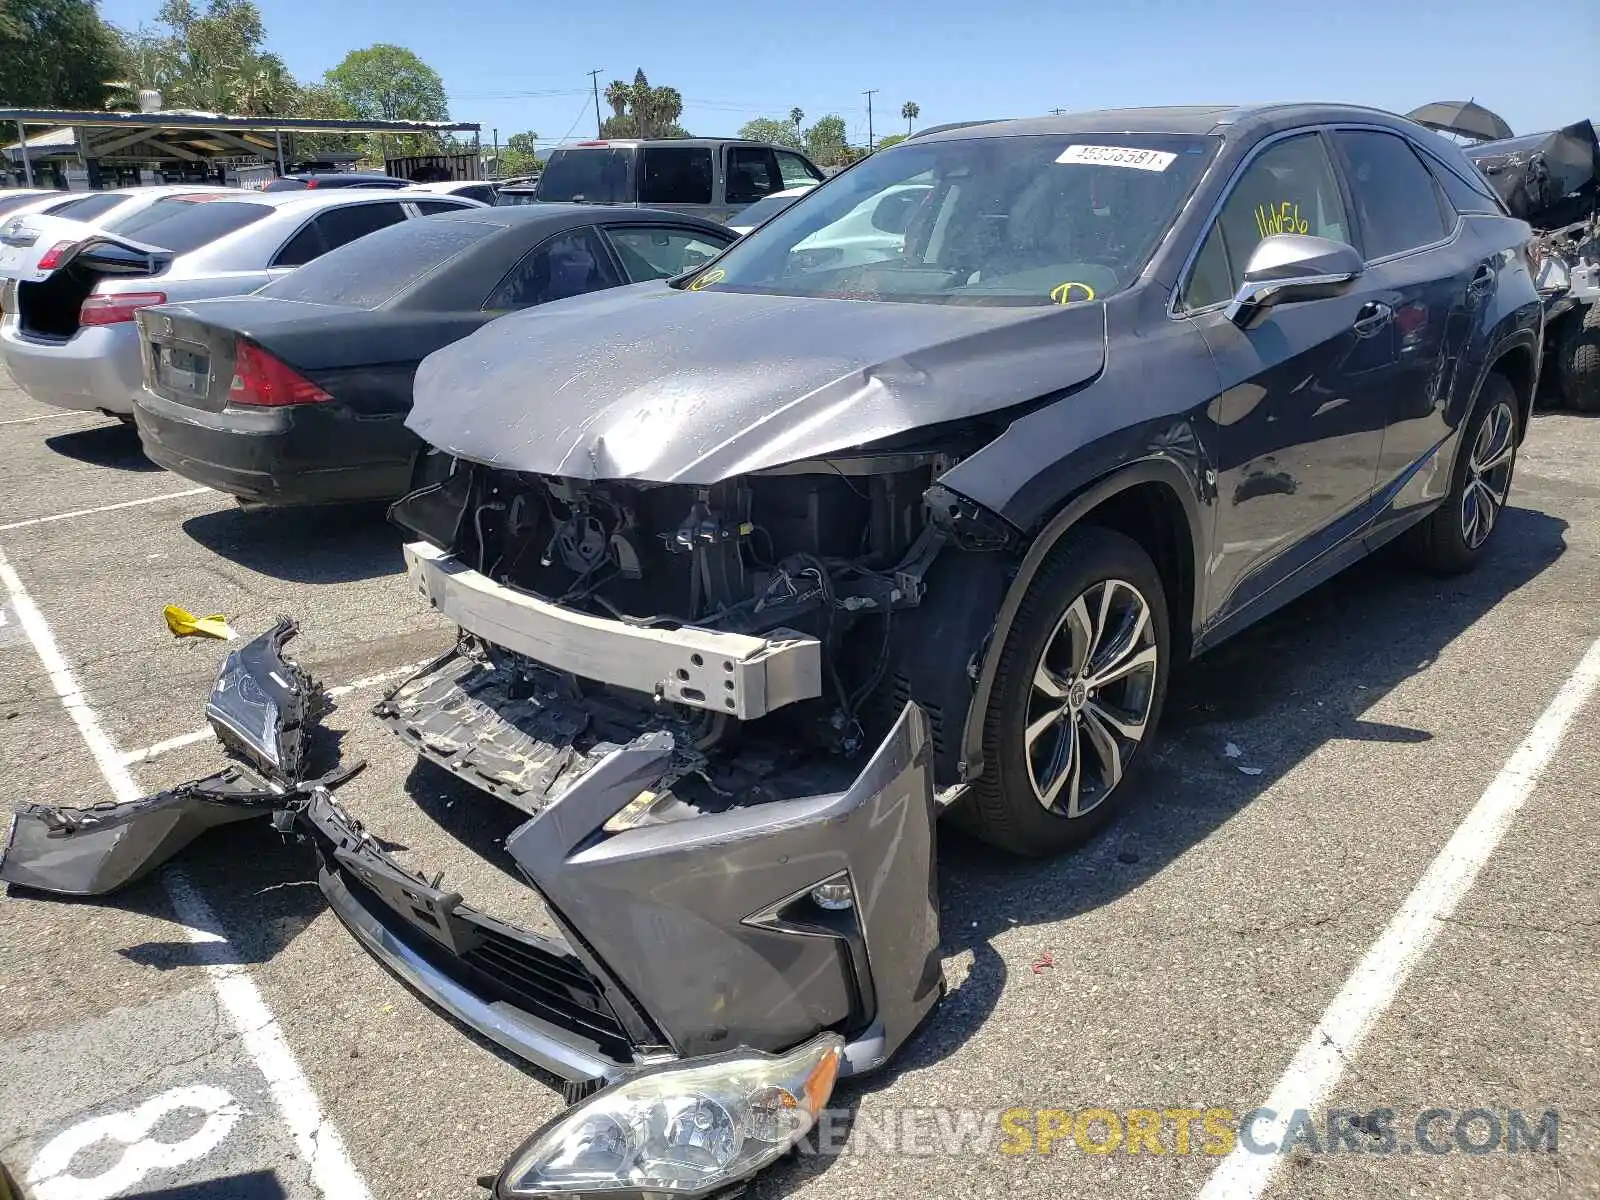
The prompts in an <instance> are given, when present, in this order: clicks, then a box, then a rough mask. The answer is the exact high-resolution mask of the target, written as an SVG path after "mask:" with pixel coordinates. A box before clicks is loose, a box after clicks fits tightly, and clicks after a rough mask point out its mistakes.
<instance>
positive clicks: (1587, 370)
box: [1556, 303, 1600, 413]
mask: <svg viewBox="0 0 1600 1200" xmlns="http://www.w3.org/2000/svg"><path fill="white" fill-rule="evenodd" d="M1556 370H1557V372H1558V374H1559V376H1560V379H1561V393H1562V395H1563V396H1564V397H1565V399H1566V402H1567V403H1568V404H1570V405H1571V406H1572V407H1573V408H1575V409H1577V410H1578V411H1579V412H1584V413H1600V303H1595V304H1591V305H1589V307H1588V308H1587V309H1585V310H1584V311H1583V312H1581V313H1571V314H1569V315H1568V316H1567V330H1566V335H1565V336H1564V337H1563V338H1562V340H1561V349H1560V352H1559V354H1558V361H1557V363H1556Z"/></svg>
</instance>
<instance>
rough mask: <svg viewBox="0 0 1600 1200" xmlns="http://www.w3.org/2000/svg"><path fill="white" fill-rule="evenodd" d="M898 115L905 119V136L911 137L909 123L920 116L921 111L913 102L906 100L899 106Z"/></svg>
mask: <svg viewBox="0 0 1600 1200" xmlns="http://www.w3.org/2000/svg"><path fill="white" fill-rule="evenodd" d="M900 115H901V116H902V117H904V118H905V119H906V136H907V137H910V136H911V122H913V121H915V120H916V119H917V118H918V117H920V116H921V115H922V109H920V108H918V107H917V102H916V101H915V100H907V101H906V102H905V103H904V104H902V105H901V106H900Z"/></svg>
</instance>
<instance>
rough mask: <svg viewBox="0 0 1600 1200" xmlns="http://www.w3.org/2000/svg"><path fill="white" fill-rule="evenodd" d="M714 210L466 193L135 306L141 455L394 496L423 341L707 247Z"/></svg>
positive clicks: (649, 272)
mask: <svg viewBox="0 0 1600 1200" xmlns="http://www.w3.org/2000/svg"><path fill="white" fill-rule="evenodd" d="M732 240H733V234H732V232H731V231H729V230H728V229H726V228H725V227H723V226H721V225H718V224H716V223H714V222H711V221H703V220H700V219H699V218H697V217H688V216H684V215H682V214H679V213H668V212H655V211H652V210H649V209H596V208H591V207H586V206H582V205H571V204H542V205H538V206H534V207H521V208H517V209H515V211H513V210H512V209H511V208H495V209H485V208H475V209H473V210H472V211H469V212H461V213H456V214H453V215H448V216H441V217H438V218H436V219H435V220H431V221H427V222H409V223H406V224H402V225H395V226H392V227H390V228H388V229H383V230H379V231H378V232H377V233H373V234H371V235H369V236H367V237H364V238H362V239H360V240H359V241H357V242H355V243H353V244H351V245H348V246H345V247H343V248H342V249H338V250H334V251H333V252H332V253H330V254H327V255H326V256H324V257H323V258H321V259H318V260H317V261H316V262H313V263H311V264H310V265H308V266H305V267H302V268H301V269H299V270H298V271H296V272H294V273H293V274H292V275H290V276H288V277H287V278H285V279H281V280H277V281H275V282H273V283H270V284H268V285H267V286H266V287H265V288H263V289H261V290H260V291H259V292H256V293H254V294H253V295H249V296H243V297H238V298H235V299H226V300H201V301H199V302H197V303H193V304H167V305H163V306H161V307H158V308H148V309H144V310H142V311H141V312H140V313H139V317H138V320H139V328H140V333H141V338H140V341H141V348H142V351H143V353H144V369H145V391H144V393H143V394H142V395H141V396H139V397H138V399H137V401H136V403H135V410H134V411H135V416H136V420H137V422H138V426H139V436H140V438H141V439H142V440H143V442H144V447H145V452H146V454H148V455H149V456H150V458H151V459H152V460H153V461H155V462H157V463H159V464H161V465H162V466H164V467H166V468H167V469H168V470H171V471H175V472H177V473H178V474H180V475H183V476H185V477H186V478H189V479H193V480H195V481H196V482H199V483H204V484H206V485H207V486H209V487H214V488H217V489H218V490H219V491H224V492H229V493H232V494H233V495H235V496H238V497H239V498H241V499H243V500H247V501H254V502H258V503H268V504H308V503H325V502H329V501H341V500H372V499H393V498H394V497H396V496H398V495H400V494H401V493H402V492H403V491H404V490H405V489H406V484H407V482H408V480H409V479H410V477H411V470H412V466H413V463H414V460H415V458H416V454H417V451H418V450H419V449H421V446H422V443H421V442H420V441H418V440H417V437H416V435H415V434H413V433H411V432H410V431H409V430H407V429H406V428H405V418H406V416H407V414H408V413H410V411H411V380H412V376H413V375H414V374H415V372H416V368H417V364H418V363H419V362H420V361H421V360H422V358H423V357H424V356H426V355H427V354H429V353H431V352H432V351H434V350H437V349H439V348H440V347H441V346H445V345H448V344H449V343H450V342H453V341H455V340H456V339H458V338H462V337H465V336H466V335H467V334H469V333H471V332H472V331H473V330H474V329H477V328H478V327H479V326H481V325H483V324H485V323H486V322H488V321H491V320H493V319H494V318H496V317H498V316H501V315H503V314H505V313H508V312H512V311H515V310H518V309H524V308H531V307H533V306H535V305H540V304H545V303H547V302H549V301H551V300H559V299H562V298H564V297H567V296H575V295H579V294H581V293H584V292H592V291H599V290H601V289H604V288H611V287H616V286H618V285H619V284H624V283H638V282H642V281H645V280H652V279H663V278H666V277H668V276H673V275H679V274H682V273H683V272H685V271H691V270H693V269H694V268H695V267H697V266H699V265H701V264H703V263H705V262H707V261H709V260H710V259H711V258H713V257H714V256H716V255H717V254H719V253H720V252H721V251H722V248H723V247H724V246H726V245H727V244H728V243H729V242H731V241H732Z"/></svg>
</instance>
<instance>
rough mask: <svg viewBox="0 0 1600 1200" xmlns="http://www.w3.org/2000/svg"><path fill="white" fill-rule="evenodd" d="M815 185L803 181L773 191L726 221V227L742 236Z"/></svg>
mask: <svg viewBox="0 0 1600 1200" xmlns="http://www.w3.org/2000/svg"><path fill="white" fill-rule="evenodd" d="M816 186H817V185H816V184H814V183H803V184H801V185H800V186H799V187H792V188H784V189H783V191H781V192H773V193H772V194H771V195H770V196H767V197H765V198H763V199H761V200H757V201H756V202H755V203H754V204H752V205H751V206H750V207H749V208H746V209H744V210H742V211H741V212H740V213H739V214H738V215H737V216H735V217H734V218H733V219H732V220H730V221H729V222H728V228H729V229H731V230H733V231H734V232H735V233H737V234H738V235H739V236H740V237H743V236H744V235H745V234H747V233H749V232H750V231H751V230H752V229H754V228H755V227H756V226H757V225H760V224H761V223H762V222H764V221H770V220H771V219H772V218H773V217H775V216H777V215H778V214H779V213H781V212H783V211H784V210H785V209H787V208H788V207H789V206H790V205H791V204H793V203H794V202H795V201H796V200H798V199H800V197H801V196H804V195H805V194H806V193H807V192H809V191H810V190H811V189H812V188H814V187H816Z"/></svg>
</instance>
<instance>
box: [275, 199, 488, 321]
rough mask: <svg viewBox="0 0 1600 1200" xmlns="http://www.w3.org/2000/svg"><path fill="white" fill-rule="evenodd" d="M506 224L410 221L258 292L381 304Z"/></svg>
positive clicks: (319, 301)
mask: <svg viewBox="0 0 1600 1200" xmlns="http://www.w3.org/2000/svg"><path fill="white" fill-rule="evenodd" d="M501 228H502V227H501V226H499V225H491V224H489V223H488V222H486V221H473V220H448V221H406V222H403V223H402V224H399V225H391V226H389V227H388V228H387V229H380V230H378V231H377V232H376V233H369V234H368V235H367V236H366V237H363V238H358V239H356V240H355V241H353V242H350V243H348V244H346V245H344V246H340V247H339V248H338V249H337V250H330V251H329V252H328V253H327V254H324V255H322V256H321V257H319V258H315V259H313V260H312V261H311V262H309V263H307V264H306V265H305V266H303V267H300V268H299V269H298V270H296V271H294V272H293V273H291V274H289V275H285V276H284V277H283V278H282V279H277V280H274V281H273V282H272V283H269V284H268V285H267V286H266V287H264V288H262V289H261V291H260V292H259V293H257V294H258V295H262V296H273V297H276V298H277V299H279V300H299V301H302V302H305V303H309V304H338V305H344V306H346V307H349V308H378V307H379V306H381V305H383V304H387V303H388V302H389V301H390V300H393V299H394V298H395V297H396V296H398V295H400V293H402V292H404V291H406V290H407V289H408V288H410V287H411V286H412V285H413V284H415V283H417V282H418V281H419V280H421V279H422V278H423V277H424V276H426V275H429V274H432V273H433V272H435V271H437V270H439V269H441V268H443V267H444V266H446V265H447V264H448V263H449V262H450V261H451V260H452V259H454V258H456V257H458V256H459V255H461V254H464V253H465V252H466V251H467V250H469V249H470V248H471V247H473V246H475V245H476V244H477V243H479V242H481V241H483V240H484V239H485V238H487V237H489V236H491V235H493V234H495V233H497V232H499V231H500V229H501Z"/></svg>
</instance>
